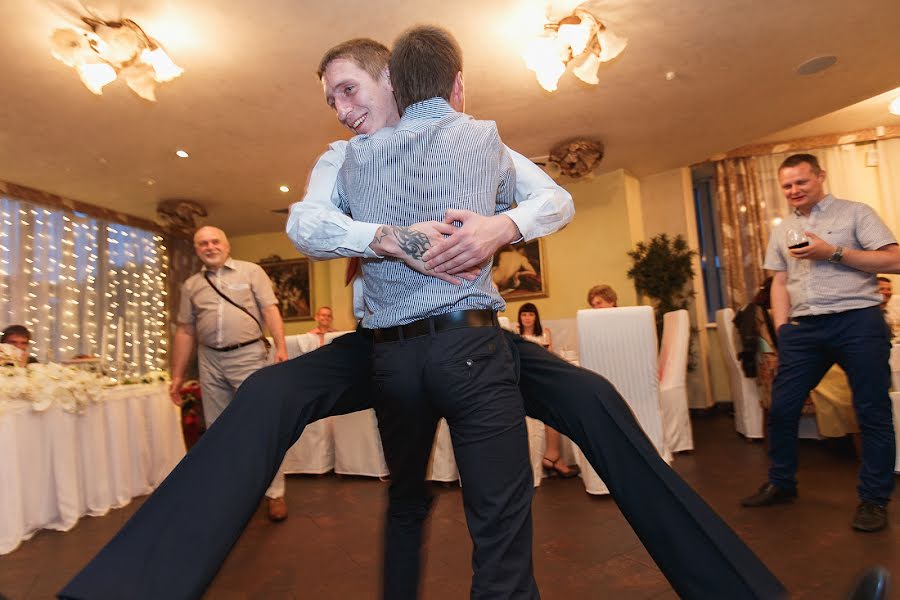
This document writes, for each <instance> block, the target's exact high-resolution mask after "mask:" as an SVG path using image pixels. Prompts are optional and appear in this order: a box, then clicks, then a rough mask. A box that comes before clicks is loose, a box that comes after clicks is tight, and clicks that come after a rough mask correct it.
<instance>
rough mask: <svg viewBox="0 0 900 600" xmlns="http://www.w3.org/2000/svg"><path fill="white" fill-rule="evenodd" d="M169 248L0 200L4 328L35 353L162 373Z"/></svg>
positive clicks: (143, 235)
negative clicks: (27, 337)
mask: <svg viewBox="0 0 900 600" xmlns="http://www.w3.org/2000/svg"><path fill="white" fill-rule="evenodd" d="M166 262H167V259H166V249H165V246H164V244H163V238H162V237H161V236H159V235H156V234H154V233H153V232H149V231H144V230H140V229H137V228H134V227H128V226H125V225H118V224H114V223H107V222H104V221H102V220H99V219H94V218H91V217H88V216H85V215H82V214H79V213H72V212H68V211H64V210H58V209H53V208H44V207H41V206H37V205H34V204H31V203H28V202H24V201H21V200H15V199H11V198H4V197H0V326H2V327H6V326H7V325H10V324H21V325H25V326H26V327H28V329H30V330H31V333H32V339H33V346H32V350H31V351H32V354H34V355H36V356H37V357H38V359H39V360H41V361H59V360H65V359H68V358H72V357H73V356H74V355H77V354H96V355H99V356H105V357H106V358H107V368H108V369H109V370H110V371H113V372H114V371H115V370H116V368H117V364H116V358H117V357H121V361H122V368H123V369H124V370H125V371H126V372H129V373H138V372H143V371H147V370H152V369H160V368H163V366H164V364H165V358H166V343H167V335H166V334H167V332H166V325H165V324H166V291H165V283H166V280H165V278H166Z"/></svg>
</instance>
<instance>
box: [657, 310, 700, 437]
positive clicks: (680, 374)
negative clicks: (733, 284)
mask: <svg viewBox="0 0 900 600" xmlns="http://www.w3.org/2000/svg"><path fill="white" fill-rule="evenodd" d="M690 339H691V319H690V316H689V315H688V311H686V310H683V309H682V310H673V311H671V312H667V313H666V314H664V315H663V336H662V343H661V344H660V348H659V407H660V409H661V410H662V423H663V439H665V442H666V448H668V449H669V451H670V452H684V451H685V450H693V449H694V437H693V434H692V433H691V415H690V410H689V409H688V396H687V365H688V347H689V345H690Z"/></svg>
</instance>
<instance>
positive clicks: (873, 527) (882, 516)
mask: <svg viewBox="0 0 900 600" xmlns="http://www.w3.org/2000/svg"><path fill="white" fill-rule="evenodd" d="M852 527H853V529H855V530H857V531H881V530H882V529H884V528H885V527H887V511H886V510H885V508H884V507H883V506H878V505H877V504H872V503H871V502H860V503H859V506H857V507H856V514H855V515H854V516H853V524H852Z"/></svg>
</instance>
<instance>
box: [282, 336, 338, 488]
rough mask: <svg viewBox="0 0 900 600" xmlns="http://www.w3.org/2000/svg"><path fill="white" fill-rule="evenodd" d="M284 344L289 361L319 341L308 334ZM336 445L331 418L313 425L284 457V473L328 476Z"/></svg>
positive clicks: (305, 430)
mask: <svg viewBox="0 0 900 600" xmlns="http://www.w3.org/2000/svg"><path fill="white" fill-rule="evenodd" d="M326 340H327V336H326ZM329 341H330V340H329ZM285 344H286V345H287V351H288V359H292V358H297V357H298V356H300V355H302V354H306V353H307V352H312V351H313V350H315V349H316V348H318V347H319V338H318V336H315V335H310V334H308V333H302V334H300V335H289V336H287V337H285ZM300 385H302V383H301V384H300ZM334 444H335V442H334V434H333V432H332V423H331V419H330V418H329V419H320V420H318V421H316V422H315V423H310V424H309V425H307V426H306V428H305V429H304V430H303V433H302V434H301V435H300V439H299V440H297V442H296V443H295V444H294V445H293V446H291V447H290V448H289V449H288V451H287V453H286V454H285V455H284V462H283V463H282V470H283V471H284V472H285V473H306V474H312V475H321V474H322V473H328V472H329V471H331V470H332V469H334V461H335V456H334Z"/></svg>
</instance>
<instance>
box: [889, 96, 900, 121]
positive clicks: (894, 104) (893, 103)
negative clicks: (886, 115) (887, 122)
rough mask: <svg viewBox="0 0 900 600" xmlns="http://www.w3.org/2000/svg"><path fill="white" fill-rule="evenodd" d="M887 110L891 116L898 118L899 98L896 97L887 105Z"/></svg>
mask: <svg viewBox="0 0 900 600" xmlns="http://www.w3.org/2000/svg"><path fill="white" fill-rule="evenodd" d="M888 110H889V111H890V113H891V114H892V115H897V116H900V96H897V97H896V98H894V99H893V100H891V103H890V104H889V105H888Z"/></svg>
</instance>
